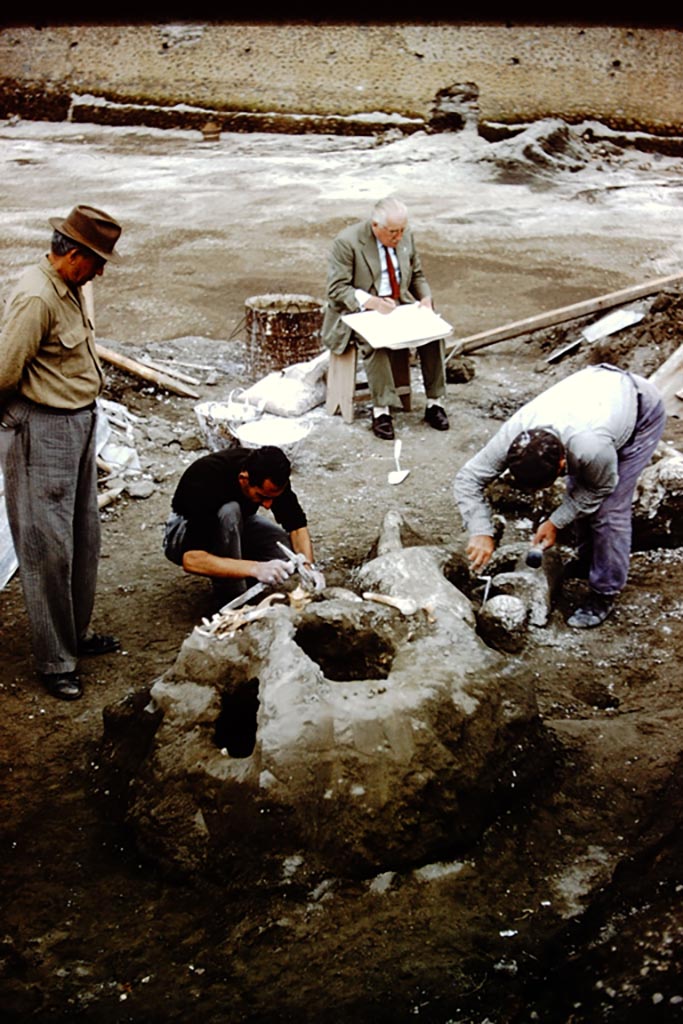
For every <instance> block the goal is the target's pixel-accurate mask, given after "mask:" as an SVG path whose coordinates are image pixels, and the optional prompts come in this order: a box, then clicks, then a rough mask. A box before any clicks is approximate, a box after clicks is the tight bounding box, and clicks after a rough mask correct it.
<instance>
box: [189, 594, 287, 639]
mask: <svg viewBox="0 0 683 1024" xmlns="http://www.w3.org/2000/svg"><path fill="white" fill-rule="evenodd" d="M285 596H286V595H285V594H279V593H275V594H268V596H267V597H264V598H263V600H262V601H259V603H258V604H257V605H252V606H251V607H247V606H243V607H242V608H228V609H226V610H224V611H221V612H216V613H215V615H212V616H211V618H210V619H207V618H202V626H201V627H200V626H195V628H194V631H195V633H198V634H199V636H213V637H217V638H222V637H226V636H232V634H233V633H236V632H237V630H238V629H241V628H242V626H246V625H247V623H249V622H254V621H255V620H256V619H262V618H263V617H264V615H266V614H267V612H268V611H269V610H270V606H271V605H272V603H273V601H284V599H285ZM202 627H203V628H202Z"/></svg>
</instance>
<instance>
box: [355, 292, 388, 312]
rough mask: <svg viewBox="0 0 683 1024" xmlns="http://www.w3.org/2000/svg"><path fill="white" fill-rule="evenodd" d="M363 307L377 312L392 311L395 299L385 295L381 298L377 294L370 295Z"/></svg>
mask: <svg viewBox="0 0 683 1024" xmlns="http://www.w3.org/2000/svg"><path fill="white" fill-rule="evenodd" d="M363 308H364V309H375V310H377V312H378V313H393V311H394V310H395V309H396V301H395V300H394V299H389V298H386V297H385V298H381V297H380V296H379V295H371V296H370V298H369V299H368V300H367V302H366V303H365V306H364V307H363Z"/></svg>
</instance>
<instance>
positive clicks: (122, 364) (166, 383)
mask: <svg viewBox="0 0 683 1024" xmlns="http://www.w3.org/2000/svg"><path fill="white" fill-rule="evenodd" d="M95 348H96V349H97V354H98V356H99V357H100V359H106V361H107V362H108V363H111V364H112V366H117V367H118V368H119V369H120V370H125V371H126V372H127V373H132V374H134V375H135V376H136V377H142V379H143V380H148V381H150V382H151V383H152V384H158V385H159V387H162V388H165V389H166V391H173V392H174V393H175V394H176V395H182V396H183V398H199V395H198V394H197V392H196V391H191V390H190V388H187V387H185V385H184V384H181V383H180V381H178V380H176V379H175V378H174V377H169V376H168V374H166V373H158V372H157V370H152V369H151V368H150V367H149V366H145V365H144V364H143V363H140V362H138V360H137V359H130V358H129V357H128V356H122V355H120V354H119V353H118V352H114V351H113V350H112V349H110V348H105V347H104V346H103V345H100V344H99V343H98V344H96V345H95Z"/></svg>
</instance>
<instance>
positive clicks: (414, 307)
mask: <svg viewBox="0 0 683 1024" xmlns="http://www.w3.org/2000/svg"><path fill="white" fill-rule="evenodd" d="M342 320H343V321H344V323H345V324H346V325H347V326H348V327H350V328H351V329H352V330H353V331H355V332H356V334H359V335H360V336H361V338H364V339H365V341H367V342H368V344H369V345H372V347H373V348H410V347H412V346H418V345H424V344H426V342H428V341H436V340H437V339H439V338H446V337H448V336H449V335H450V334H452V333H453V327H452V326H451V324H449V323H447V322H446V321H445V320H444V319H443V317H440V316H439V314H438V313H435V312H434V311H433V310H431V309H428V308H427V306H421V305H420V304H419V302H414V303H409V304H406V305H403V306H397V307H396V309H395V310H393V312H391V313H378V312H377V310H376V309H369V310H363V311H362V312H360V313H346V314H345V315H344V316H342Z"/></svg>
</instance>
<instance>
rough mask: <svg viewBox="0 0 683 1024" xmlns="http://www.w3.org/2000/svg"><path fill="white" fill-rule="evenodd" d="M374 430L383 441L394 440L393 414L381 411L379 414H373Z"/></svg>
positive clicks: (376, 435)
mask: <svg viewBox="0 0 683 1024" xmlns="http://www.w3.org/2000/svg"><path fill="white" fill-rule="evenodd" d="M372 432H373V434H374V435H375V437H379V439H380V440H381V441H393V440H394V424H393V423H392V422H391V416H389V415H388V413H386V412H383V413H381V414H380V415H379V416H373V417H372Z"/></svg>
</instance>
